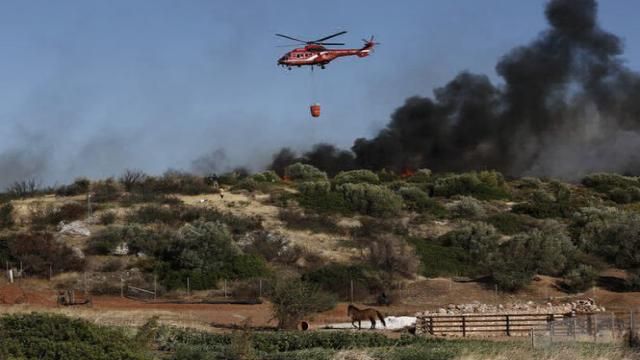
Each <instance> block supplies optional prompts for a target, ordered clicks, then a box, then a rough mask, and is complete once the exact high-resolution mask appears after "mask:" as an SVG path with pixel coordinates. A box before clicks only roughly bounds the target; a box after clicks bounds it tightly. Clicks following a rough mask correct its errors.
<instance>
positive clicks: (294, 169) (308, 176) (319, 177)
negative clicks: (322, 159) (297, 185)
mask: <svg viewBox="0 0 640 360" xmlns="http://www.w3.org/2000/svg"><path fill="white" fill-rule="evenodd" d="M285 176H286V177H287V179H289V180H293V181H327V173H325V172H323V171H320V170H318V168H316V167H313V166H311V165H307V164H302V163H295V164H292V165H289V166H287V167H286V169H285Z"/></svg>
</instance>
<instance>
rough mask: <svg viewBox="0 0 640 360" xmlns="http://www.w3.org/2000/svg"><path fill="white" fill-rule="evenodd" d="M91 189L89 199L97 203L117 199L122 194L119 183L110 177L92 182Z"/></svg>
mask: <svg viewBox="0 0 640 360" xmlns="http://www.w3.org/2000/svg"><path fill="white" fill-rule="evenodd" d="M91 190H92V192H93V195H92V197H91V199H92V200H93V201H95V202H98V203H100V202H109V201H115V200H118V199H119V198H120V195H121V194H122V190H121V188H120V185H119V184H118V183H117V182H116V181H115V180H114V179H112V178H109V179H106V180H103V181H98V182H96V183H94V184H93V186H91Z"/></svg>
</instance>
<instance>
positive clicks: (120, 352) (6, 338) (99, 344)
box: [0, 313, 152, 360]
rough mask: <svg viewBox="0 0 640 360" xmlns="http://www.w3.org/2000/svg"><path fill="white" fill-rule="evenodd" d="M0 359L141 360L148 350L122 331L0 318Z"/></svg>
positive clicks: (55, 319)
mask: <svg viewBox="0 0 640 360" xmlns="http://www.w3.org/2000/svg"><path fill="white" fill-rule="evenodd" d="M0 358H2V359H42V360H58V359H65V360H144V359H151V358H152V357H151V356H150V352H149V350H148V348H146V347H144V346H142V345H141V344H139V342H137V341H136V339H134V338H132V337H129V336H127V335H125V333H124V332H123V331H121V330H116V329H110V328H105V327H99V326H96V325H93V324H91V323H89V322H87V321H84V320H77V319H72V318H68V317H64V316H60V315H45V314H36V313H33V314H27V315H5V316H3V317H0Z"/></svg>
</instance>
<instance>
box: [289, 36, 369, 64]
mask: <svg viewBox="0 0 640 360" xmlns="http://www.w3.org/2000/svg"><path fill="white" fill-rule="evenodd" d="M373 46H374V43H372V42H371V43H366V44H365V46H364V47H362V48H360V49H327V48H325V47H324V46H321V45H307V46H305V47H302V48H297V49H293V50H292V51H289V52H288V53H286V54H284V55H283V56H282V57H281V58H280V59H278V65H281V66H286V67H289V68H291V67H292V66H298V67H300V66H313V65H319V66H324V65H326V64H328V63H330V62H331V61H333V60H334V59H336V58H338V57H342V56H358V57H365V56H368V55H369V54H370V53H371V51H372V50H373Z"/></svg>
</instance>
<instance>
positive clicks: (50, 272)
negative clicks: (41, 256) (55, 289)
mask: <svg viewBox="0 0 640 360" xmlns="http://www.w3.org/2000/svg"><path fill="white" fill-rule="evenodd" d="M52 277H53V265H51V264H49V281H51V278H52Z"/></svg>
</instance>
